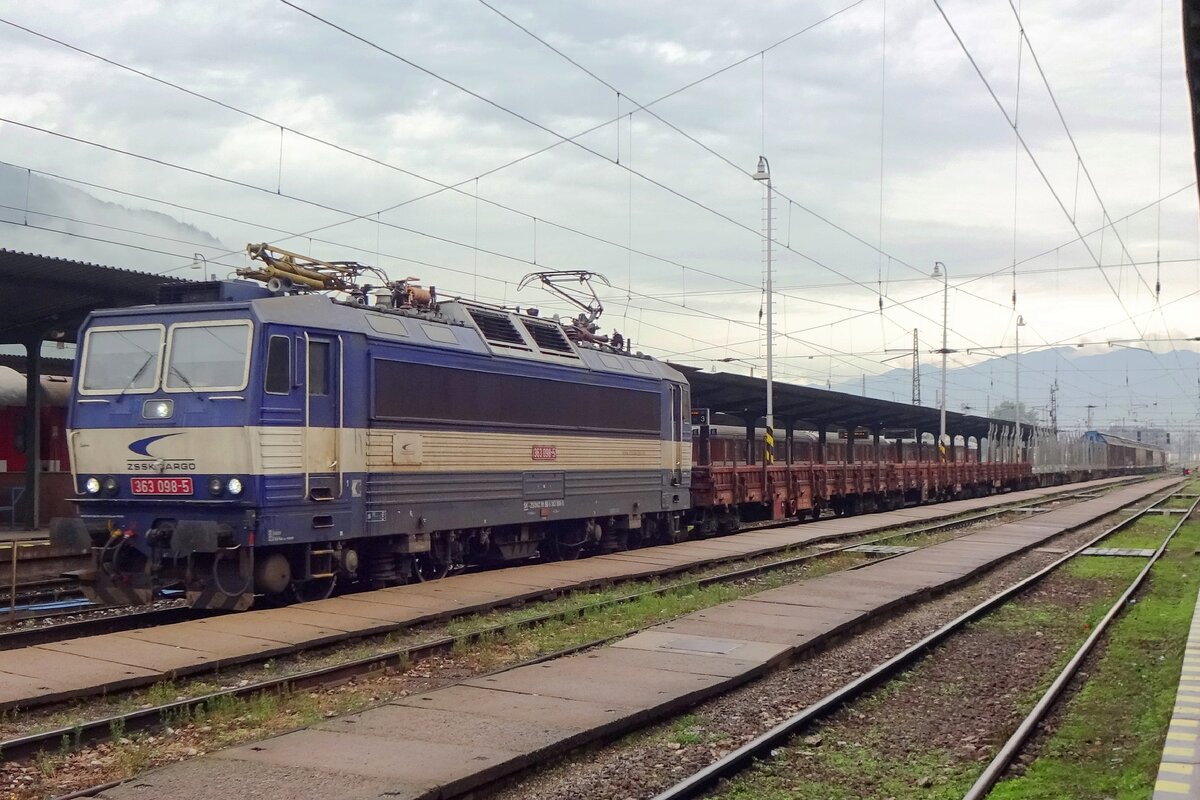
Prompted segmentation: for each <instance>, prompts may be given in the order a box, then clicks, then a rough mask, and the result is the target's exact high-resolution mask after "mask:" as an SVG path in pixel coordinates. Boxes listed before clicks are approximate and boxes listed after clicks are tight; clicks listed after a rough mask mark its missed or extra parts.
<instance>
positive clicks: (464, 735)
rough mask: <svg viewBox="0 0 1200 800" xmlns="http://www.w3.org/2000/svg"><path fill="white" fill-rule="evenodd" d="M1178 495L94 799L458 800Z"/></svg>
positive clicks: (415, 702) (1116, 504)
mask: <svg viewBox="0 0 1200 800" xmlns="http://www.w3.org/2000/svg"><path fill="white" fill-rule="evenodd" d="M1177 483H1178V480H1177V479H1166V480H1156V481H1149V482H1145V483H1141V484H1137V485H1135V486H1130V487H1124V488H1121V489H1118V490H1116V491H1114V492H1112V493H1110V494H1107V495H1105V496H1103V497H1100V498H1096V499H1093V500H1089V501H1087V502H1085V503H1080V504H1077V505H1073V506H1070V507H1066V508H1061V509H1057V510H1054V511H1050V512H1047V513H1045V514H1043V515H1041V516H1038V517H1036V518H1033V519H1028V520H1017V521H1014V522H1010V523H1006V524H1002V525H998V526H995V527H991V528H988V529H986V530H981V531H978V532H975V533H969V534H965V535H963V536H961V537H959V538H956V539H954V540H951V541H947V542H943V543H940V544H936V545H932V546H929V547H926V548H923V549H921V550H917V551H914V552H910V553H905V554H901V555H897V556H896V557H894V558H891V559H888V560H886V561H881V562H877V563H873V564H868V565H866V566H863V567H861V568H858V569H855V570H850V571H844V572H840V573H832V574H829V575H825V576H822V577H819V578H815V579H811V580H805V581H800V582H797V583H795V584H790V585H787V586H783V587H780V588H776V589H770V590H766V591H763V592H760V593H758V594H755V595H751V596H748V597H745V598H742V599H740V600H736V601H733V602H729V603H725V604H722V605H719V606H716V607H713V608H709V609H705V610H703V611H699V612H695V613H692V614H688V615H686V616H683V617H681V618H679V619H676V620H673V621H671V622H668V623H665V624H662V625H658V626H655V627H653V628H650V629H648V630H645V631H643V632H641V633H638V634H635V635H633V636H631V637H628V638H626V639H623V640H620V641H618V642H616V643H614V644H612V645H610V646H607V647H602V648H598V649H596V650H592V651H588V652H584V653H580V654H577V655H572V656H568V657H565V658H560V659H556V660H552V661H548V662H544V663H539V664H535V665H527V666H522V667H517V668H514V669H511V670H507V671H503V672H500V673H496V674H493V675H486V676H481V677H477V678H473V679H470V680H466V681H463V682H462V683H459V684H456V685H453V686H450V687H447V688H443V689H438V690H435V691H430V692H426V693H424V694H420V695H415V696H411V697H407V698H404V699H403V700H400V701H396V702H392V703H388V704H385V705H381V706H378V707H376V708H373V709H370V710H367V711H364V712H360V713H355V714H349V715H346V716H342V717H339V718H334V719H330V720H326V721H323V722H321V723H318V724H316V725H313V726H310V727H307V728H301V729H298V730H295V731H291V732H288V733H284V734H281V735H279V736H275V737H272V738H270V739H267V740H264V741H259V742H255V743H251V744H246V745H241V746H237V747H232V748H229V749H227V750H223V751H219V752H217V753H213V754H210V755H207V756H204V757H201V758H198V759H194V760H191V761H188V762H184V763H181V764H177V765H173V766H169V767H164V768H161V769H158V770H154V771H151V772H148V773H145V774H143V775H141V776H138V777H137V778H136V779H134V780H131V781H129V782H127V783H125V784H123V785H121V786H118V787H115V788H112V789H109V790H107V791H105V792H103V793H102V794H100V795H98V796H100V797H104V798H109V800H131V799H132V798H155V800H169V799H170V798H187V800H207V799H208V798H225V797H228V796H229V795H230V794H231V793H234V794H237V795H238V796H240V797H291V796H301V795H304V796H337V797H344V798H374V797H381V796H387V797H393V798H410V799H412V800H417V799H418V798H419V799H422V800H424V799H426V798H428V799H430V800H432V798H447V797H455V796H459V795H461V794H463V793H465V792H469V791H471V790H473V789H475V788H478V787H481V786H483V785H485V784H487V783H489V782H491V781H493V780H495V779H498V778H501V777H503V776H505V775H509V774H512V773H514V772H516V771H518V770H520V769H522V768H524V767H527V766H529V765H532V764H535V763H539V762H542V761H545V760H546V759H548V758H553V757H555V756H557V755H561V754H563V753H565V752H567V751H568V750H570V749H572V748H574V747H578V746H580V745H583V744H585V743H588V742H592V741H596V740H597V739H600V738H602V737H608V736H613V735H619V734H621V733H623V732H627V731H629V730H632V729H634V728H636V727H639V726H641V725H644V724H646V723H647V722H649V721H651V720H653V719H656V718H661V717H665V716H668V715H671V714H675V713H679V712H681V711H683V710H685V709H686V708H688V707H690V706H692V705H694V704H695V703H696V702H698V701H699V700H701V699H703V698H706V697H709V696H713V695H716V694H719V693H724V692H727V691H729V690H731V689H732V688H734V687H736V686H737V685H739V684H742V683H745V682H747V681H750V680H752V679H754V678H756V677H758V676H760V675H762V674H764V673H765V672H767V671H768V670H770V669H771V668H772V667H774V666H776V665H777V664H779V663H780V662H782V661H784V660H788V659H794V658H796V657H799V656H801V655H802V654H803V653H804V652H805V651H808V650H810V649H812V648H815V647H817V646H819V645H821V644H822V643H824V642H825V641H827V640H828V639H829V638H830V637H834V636H837V635H838V634H840V633H844V632H846V631H848V630H849V629H851V628H854V627H857V626H861V625H863V624H865V623H867V622H868V621H870V620H871V619H872V618H874V617H877V616H879V615H880V614H881V613H883V612H884V611H886V610H887V609H889V608H893V607H895V606H896V605H897V604H900V603H904V602H907V601H911V600H913V599H916V598H920V597H922V596H926V595H929V594H932V593H935V592H938V591H942V590H945V589H948V588H950V587H952V586H954V585H957V584H960V583H963V582H965V581H967V580H968V579H970V578H971V577H972V576H974V575H976V574H978V573H980V572H982V571H984V570H986V569H988V568H990V567H992V566H993V565H995V564H997V563H998V562H1000V561H1001V560H1003V559H1005V558H1008V557H1010V556H1012V555H1015V554H1017V553H1020V552H1024V551H1027V550H1030V549H1033V548H1035V547H1037V546H1039V545H1040V544H1042V543H1043V542H1045V541H1046V540H1048V539H1050V538H1052V537H1054V536H1057V535H1059V534H1061V533H1064V532H1066V531H1070V530H1073V529H1075V528H1078V527H1082V526H1084V525H1086V524H1088V523H1090V522H1092V521H1094V520H1096V519H1099V518H1101V517H1103V516H1105V515H1107V514H1110V513H1112V512H1114V511H1116V510H1117V509H1119V508H1121V507H1123V506H1125V505H1128V504H1130V503H1134V502H1137V501H1139V500H1141V499H1142V498H1145V497H1148V496H1149V495H1151V494H1153V493H1155V492H1157V491H1161V490H1163V489H1166V488H1168V487H1170V486H1173V485H1175V484H1177ZM593 560H594V559H593Z"/></svg>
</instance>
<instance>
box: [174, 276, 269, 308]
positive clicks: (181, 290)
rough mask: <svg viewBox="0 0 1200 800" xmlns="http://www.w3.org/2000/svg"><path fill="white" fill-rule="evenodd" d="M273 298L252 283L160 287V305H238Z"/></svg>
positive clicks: (221, 282)
mask: <svg viewBox="0 0 1200 800" xmlns="http://www.w3.org/2000/svg"><path fill="white" fill-rule="evenodd" d="M261 297H271V292H270V291H269V290H268V289H267V288H266V287H264V286H262V285H261V284H257V283H251V282H250V281H202V282H199V283H164V284H163V285H162V286H159V287H158V302H159V304H163V305H166V304H171V305H174V304H178V303H231V302H232V303H236V302H246V301H247V300H257V299H259V298H261Z"/></svg>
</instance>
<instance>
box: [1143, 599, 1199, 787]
mask: <svg viewBox="0 0 1200 800" xmlns="http://www.w3.org/2000/svg"><path fill="white" fill-rule="evenodd" d="M1196 600H1197V607H1196V610H1194V611H1193V612H1192V623H1191V626H1190V627H1189V628H1188V638H1187V645H1186V646H1185V649H1184V653H1183V669H1182V670H1181V671H1180V675H1179V690H1178V692H1177V693H1176V695H1175V707H1174V709H1173V710H1172V711H1171V722H1170V725H1168V727H1167V740H1166V742H1165V744H1164V745H1163V755H1162V761H1161V762H1160V763H1159V765H1158V778H1157V780H1156V781H1155V782H1154V798H1153V800H1200V614H1197V611H1198V610H1200V597H1197V599H1196Z"/></svg>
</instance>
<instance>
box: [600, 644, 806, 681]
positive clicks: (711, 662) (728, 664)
mask: <svg viewBox="0 0 1200 800" xmlns="http://www.w3.org/2000/svg"><path fill="white" fill-rule="evenodd" d="M675 638H676V639H679V638H681V637H675ZM613 649H615V650H620V651H622V652H623V653H624V654H625V655H623V656H622V658H623V662H622V663H623V665H624V666H631V667H640V668H642V669H658V670H666V671H668V672H688V673H691V674H693V675H715V676H718V677H722V678H734V677H737V676H741V675H748V674H751V673H757V672H761V671H764V670H765V669H766V668H767V667H769V666H773V665H774V663H775V661H773V660H770V659H767V660H758V659H753V660H750V659H737V658H729V657H727V656H722V655H721V654H716V655H705V654H701V653H696V652H679V651H671V650H660V649H644V648H632V647H621V648H613ZM781 650H786V648H781ZM597 652H604V651H597ZM597 657H598V656H597Z"/></svg>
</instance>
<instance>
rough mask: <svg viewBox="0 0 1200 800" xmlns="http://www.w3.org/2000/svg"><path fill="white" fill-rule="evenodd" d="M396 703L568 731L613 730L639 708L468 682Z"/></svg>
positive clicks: (413, 696)
mask: <svg viewBox="0 0 1200 800" xmlns="http://www.w3.org/2000/svg"><path fill="white" fill-rule="evenodd" d="M394 705H399V706H412V707H414V708H435V709H439V710H441V711H451V712H458V711H462V710H463V709H470V711H471V713H472V714H478V715H481V716H485V717H499V718H501V719H510V720H515V721H519V722H527V723H539V722H546V721H547V720H553V724H554V725H555V726H556V727H560V728H563V729H566V730H574V729H576V728H584V727H586V728H590V729H594V730H597V731H600V732H602V733H607V732H609V731H611V730H613V729H614V728H615V727H616V725H618V724H619V723H620V722H622V721H623V720H625V719H628V718H629V717H631V716H633V715H635V714H637V713H639V712H638V711H637V710H636V709H631V708H626V707H624V706H620V705H616V704H613V703H596V702H591V701H588V700H569V699H567V698H561V697H542V696H539V695H530V694H519V693H516V692H498V691H494V690H492V689H479V688H476V687H474V686H467V685H465V684H458V685H456V686H448V687H446V688H445V689H438V690H436V691H431V692H425V693H424V694H415V695H412V696H411V697H406V698H404V699H403V700H398V701H396V702H395V703H394Z"/></svg>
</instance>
